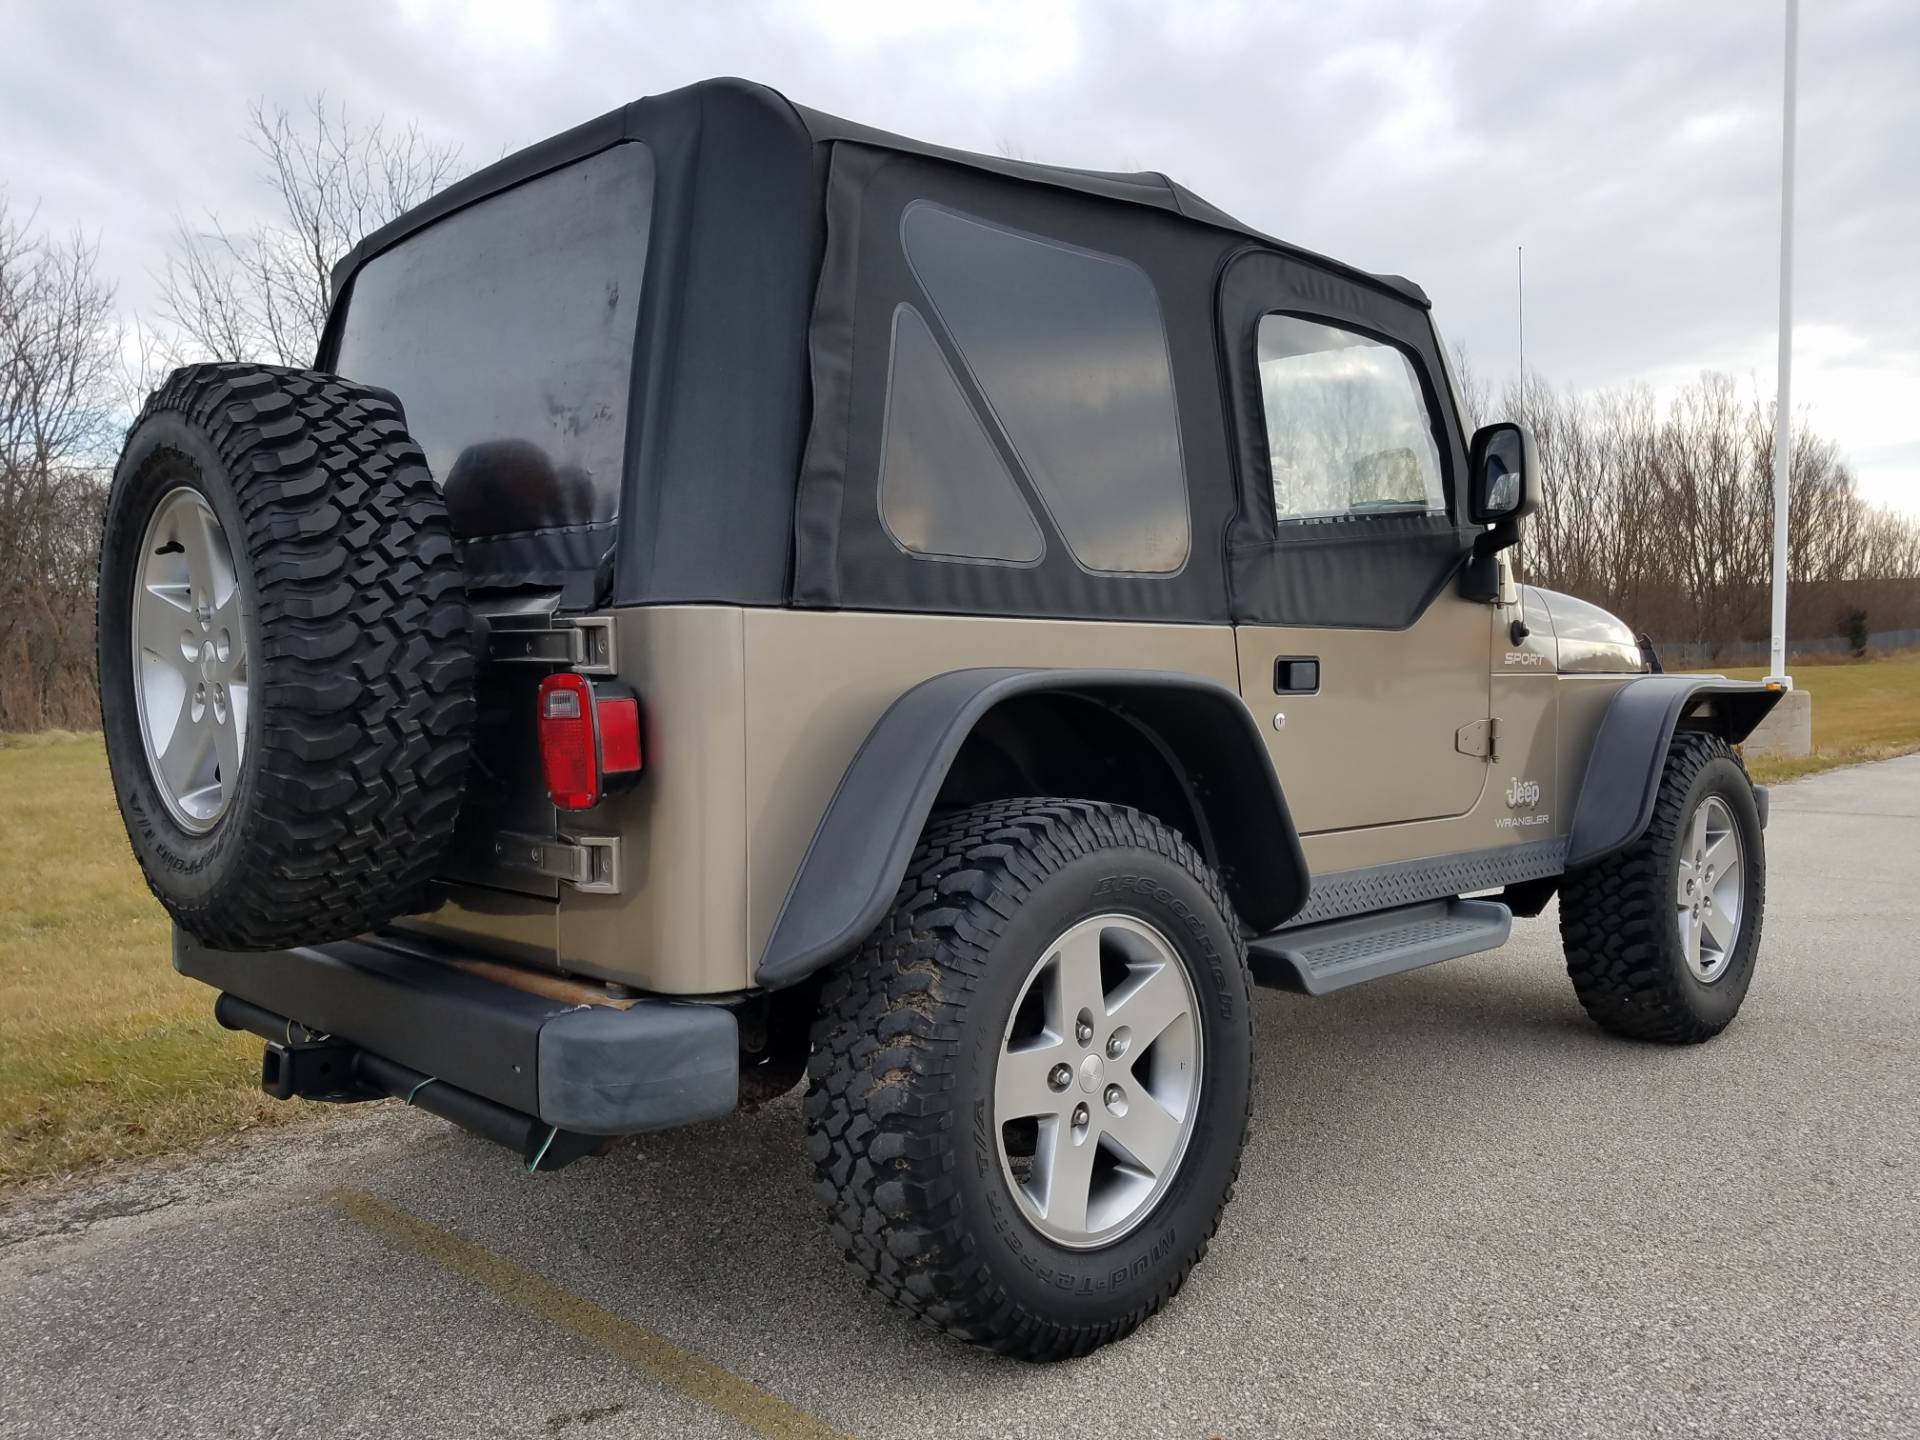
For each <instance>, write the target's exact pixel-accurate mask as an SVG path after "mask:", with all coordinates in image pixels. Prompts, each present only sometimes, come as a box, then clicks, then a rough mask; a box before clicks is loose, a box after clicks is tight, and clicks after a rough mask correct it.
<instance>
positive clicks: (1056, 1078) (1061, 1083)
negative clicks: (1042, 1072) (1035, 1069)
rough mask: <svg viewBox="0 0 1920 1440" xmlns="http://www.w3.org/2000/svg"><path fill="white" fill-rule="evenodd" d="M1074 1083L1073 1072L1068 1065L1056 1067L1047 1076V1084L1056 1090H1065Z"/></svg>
mask: <svg viewBox="0 0 1920 1440" xmlns="http://www.w3.org/2000/svg"><path fill="white" fill-rule="evenodd" d="M1072 1083H1073V1070H1072V1069H1071V1068H1070V1067H1068V1066H1066V1065H1056V1066H1054V1067H1053V1070H1052V1071H1051V1072H1050V1073H1049V1074H1048V1076H1047V1084H1049V1085H1051V1086H1052V1087H1053V1088H1054V1089H1056V1090H1064V1089H1066V1088H1067V1086H1069V1085H1071V1084H1072Z"/></svg>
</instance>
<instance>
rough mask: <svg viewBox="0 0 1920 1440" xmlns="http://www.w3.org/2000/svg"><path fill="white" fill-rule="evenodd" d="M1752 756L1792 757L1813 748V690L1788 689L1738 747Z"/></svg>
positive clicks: (1797, 756)
mask: <svg viewBox="0 0 1920 1440" xmlns="http://www.w3.org/2000/svg"><path fill="white" fill-rule="evenodd" d="M1740 748H1741V751H1742V753H1744V754H1746V755H1747V756H1749V757H1751V758H1755V759H1759V758H1765V759H1769V760H1793V759H1797V758H1799V757H1800V756H1802V755H1808V754H1811V753H1812V751H1813V692H1812V691H1811V690H1789V691H1787V693H1786V694H1784V695H1782V696H1781V697H1780V703H1779V704H1777V705H1775V706H1774V707H1773V709H1771V710H1769V711H1768V712H1767V718H1766V719H1764V720H1762V721H1761V722H1760V724H1759V725H1758V726H1757V727H1756V728H1755V729H1754V732H1753V734H1751V735H1749V736H1748V737H1747V738H1746V742H1745V743H1744V744H1743V745H1742V746H1741V747H1740Z"/></svg>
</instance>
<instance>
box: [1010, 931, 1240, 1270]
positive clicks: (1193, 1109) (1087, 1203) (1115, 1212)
mask: <svg viewBox="0 0 1920 1440" xmlns="http://www.w3.org/2000/svg"><path fill="white" fill-rule="evenodd" d="M1036 1001H1037V1003H1036ZM1036 1022H1037V1023H1036ZM1203 1059H1204V1056H1203V1055H1202V1051H1201V1031H1200V1016H1199V1006H1198V1002H1197V1000H1196V998H1195V995H1194V989H1193V981H1192V980H1191V978H1189V976H1188V975H1187V968H1186V966H1185V965H1183V964H1182V963H1181V961H1180V958H1179V956H1178V955H1176V954H1175V953H1174V949H1173V946H1172V945H1171V944H1170V943H1169V942H1168V941H1167V938H1166V937H1165V936H1164V935H1162V934H1161V933H1160V932H1159V931H1158V930H1156V929H1155V928H1154V927H1153V926H1151V925H1149V924H1147V923H1146V922H1144V921H1142V920H1138V919H1135V918H1134V917H1132V916H1129V915H1097V916H1094V917H1093V918H1092V919H1090V920H1083V921H1081V922H1080V923H1079V924H1077V925H1075V926H1074V927H1073V928H1072V929H1070V930H1068V931H1067V932H1066V933H1065V934H1064V935H1062V936H1060V937H1059V938H1058V939H1057V940H1055V941H1054V942H1053V943H1052V944H1051V945H1049V946H1047V948H1046V949H1045V950H1044V951H1042V952H1041V956H1040V959H1039V961H1038V962H1037V963H1036V964H1035V965H1034V967H1033V969H1032V970H1030V971H1029V972H1028V973H1027V978H1026V981H1025V982H1024V983H1023V984H1022V986H1021V987H1020V994H1019V998H1018V999H1017V1000H1016V1001H1015V1004H1014V1007H1013V1014H1012V1016H1011V1017H1010V1018H1009V1019H1008V1021H1007V1028H1006V1031H1005V1033H1004V1034H1003V1035H1002V1037H1001V1042H1000V1056H999V1062H998V1066H997V1068H996V1071H995V1074H994V1087H993V1107H994V1133H995V1136H996V1138H997V1140H998V1143H999V1150H1000V1168H1001V1171H1002V1173H1003V1174H1004V1175H1005V1176H1006V1180H1007V1184H1008V1187H1009V1188H1010V1189H1011V1190H1012V1191H1013V1194H1014V1198H1015V1199H1016V1200H1017V1201H1018V1203H1019V1206H1020V1209H1021V1212H1022V1213H1023V1214H1024V1215H1025V1216H1026V1217H1027V1219H1028V1221H1029V1222H1031V1223H1032V1225H1033V1226H1034V1228H1035V1229H1037V1230H1039V1231H1040V1233H1041V1234H1043V1235H1045V1236H1046V1237H1047V1238H1048V1239H1050V1240H1052V1241H1054V1242H1055V1243H1056V1244H1059V1245H1063V1246H1066V1247H1068V1248H1070V1249H1076V1250H1081V1249H1091V1248H1092V1247H1094V1246H1098V1245H1106V1244H1110V1243H1112V1242H1113V1241H1115V1240H1118V1239H1119V1238H1120V1237H1121V1236H1123V1235H1125V1234H1126V1233H1127V1232H1128V1231H1130V1230H1132V1229H1133V1228H1134V1227H1135V1226H1136V1225H1138V1224H1140V1223H1141V1221H1143V1220H1145V1219H1146V1218H1147V1216H1148V1215H1149V1214H1150V1213H1151V1212H1152V1210H1153V1207H1154V1205H1155V1204H1156V1203H1158V1201H1159V1199H1160V1197H1161V1196H1162V1195H1163V1194H1165V1193H1166V1189H1167V1186H1168V1185H1169V1184H1170V1183H1171V1182H1172V1180H1173V1177H1174V1175H1175V1174H1176V1173H1177V1172H1178V1171H1179V1168H1180V1161H1181V1157H1182V1156H1183V1155H1184V1154H1185V1153H1186V1149H1187V1141H1188V1139H1189V1138H1190V1137H1191V1136H1192V1133H1193V1126H1194V1118H1195V1116H1196V1115H1198V1113H1199V1100H1200V1083H1201V1071H1202V1062H1203ZM1010 1129H1011V1130H1013V1131H1014V1132H1015V1133H1016V1136H1020V1135H1022V1134H1024V1137H1025V1138H1026V1139H1028V1140H1030V1142H1031V1153H1030V1154H1028V1153H1025V1152H1026V1145H1025V1144H1022V1145H1020V1146H1018V1147H1016V1148H1015V1149H1013V1150H1011V1151H1010V1148H1009V1144H1008V1134H1009V1130H1010Z"/></svg>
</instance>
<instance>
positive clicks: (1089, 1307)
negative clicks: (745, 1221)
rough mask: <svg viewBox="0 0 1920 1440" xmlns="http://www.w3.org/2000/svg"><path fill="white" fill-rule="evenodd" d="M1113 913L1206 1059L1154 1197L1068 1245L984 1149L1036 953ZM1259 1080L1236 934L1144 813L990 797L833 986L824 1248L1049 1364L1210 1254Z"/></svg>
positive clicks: (1126, 1324)
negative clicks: (1170, 1168)
mask: <svg viewBox="0 0 1920 1440" xmlns="http://www.w3.org/2000/svg"><path fill="white" fill-rule="evenodd" d="M1106 912H1119V913H1128V914H1133V915H1137V916H1138V917H1139V918H1141V919H1144V920H1147V921H1148V922H1149V923H1151V924H1152V925H1154V926H1155V927H1156V928H1158V929H1159V930H1160V931H1161V932H1162V933H1163V934H1165V935H1166V936H1167V937H1169V939H1171V940H1172V941H1173V942H1174V946H1175V948H1176V949H1177V950H1178V951H1179V953H1180V958H1181V960H1182V963H1184V964H1186V965H1188V966H1189V975H1190V976H1191V977H1192V979H1193V981H1194V987H1195V993H1196V996H1197V998H1198V1002H1199V1008H1200V1011H1201V1023H1202V1026H1203V1031H1204V1056H1205V1060H1204V1065H1203V1076H1202V1085H1201V1092H1200V1094H1201V1098H1200V1100H1199V1102H1198V1110H1197V1112H1196V1115H1197V1118H1196V1122H1195V1130H1194V1131H1193V1134H1192V1137H1191V1140H1190V1142H1189V1144H1188V1146H1187V1148H1186V1151H1185V1154H1184V1157H1183V1158H1182V1160H1181V1161H1180V1162H1179V1166H1180V1168H1179V1170H1178V1171H1177V1172H1176V1175H1175V1178H1174V1179H1173V1181H1172V1182H1171V1183H1170V1184H1169V1186H1168V1188H1167V1190H1166V1192H1165V1193H1164V1194H1163V1195H1162V1196H1161V1197H1160V1199H1159V1200H1158V1201H1157V1202H1156V1203H1155V1205H1154V1208H1153V1210H1152V1211H1151V1212H1150V1214H1149V1215H1148V1216H1147V1218H1146V1219H1145V1220H1144V1222H1143V1223H1141V1224H1140V1225H1139V1226H1138V1228H1136V1229H1134V1230H1132V1231H1131V1232H1129V1233H1128V1234H1126V1235H1124V1236H1122V1237H1121V1238H1120V1239H1118V1240H1116V1241H1114V1242H1113V1243H1112V1244H1110V1245H1107V1246H1105V1247H1102V1248H1099V1249H1091V1250H1075V1249H1066V1248H1062V1247H1060V1246H1058V1245H1056V1244H1054V1243H1052V1242H1051V1241H1049V1240H1048V1239H1047V1238H1046V1237H1044V1236H1043V1235H1041V1234H1040V1233H1039V1231H1038V1230H1036V1229H1035V1228H1033V1227H1032V1226H1030V1225H1029V1224H1028V1223H1027V1222H1026V1220H1025V1219H1024V1218H1023V1217H1022V1216H1021V1214H1020V1212H1019V1210H1018V1208H1017V1206H1016V1204H1015V1202H1014V1200H1013V1197H1012V1195H1011V1193H1010V1190H1009V1188H1008V1186H1007V1182H1006V1179H1005V1176H1004V1174H1003V1172H1002V1168H1001V1165H1000V1163H999V1160H998V1156H997V1151H996V1150H995V1148H994V1147H995V1144H996V1140H995V1138H994V1133H993V1105H992V1093H993V1090H992V1087H993V1074H994V1062H995V1060H996V1058H997V1056H998V1053H999V1047H1000V1044H1001V1040H1002V1036H1003V1033H1004V1030H1005V1027H1006V1024H1007V1020H1008V1016H1009V1014H1010V1012H1011V1007H1012V1006H1013V1004H1014V1003H1015V1001H1016V1000H1017V999H1018V996H1019V993H1020V987H1021V986H1022V985H1023V984H1024V981H1025V977H1026V976H1027V974H1028V973H1029V970H1030V968H1031V966H1032V965H1033V963H1034V962H1035V960H1036V959H1037V958H1038V953H1037V952H1038V951H1040V950H1041V949H1042V948H1043V947H1044V946H1045V945H1047V944H1048V943H1050V942H1051V940H1052V939H1053V938H1054V937H1056V936H1057V935H1058V934H1060V933H1061V932H1063V931H1064V930H1065V929H1066V928H1067V927H1068V926H1069V925H1071V924H1073V923H1075V922H1076V921H1078V920H1080V919H1084V918H1087V917H1089V916H1092V915H1096V914H1101V913H1106ZM1035 937H1038V938H1037V939H1036V938H1035ZM1252 1081H1253V1028H1252V1005H1251V991H1250V982H1249V979H1248V975H1247V967H1246V954H1245V947H1244V945H1243V943H1242V940H1241V936H1240V927H1239V925H1238V923H1237V921H1236V920H1235V919H1234V915H1233V911H1232V909H1231V907H1230V904H1229V902H1228V901H1227V899H1226V896H1225V895H1224V893H1223V892H1222V890H1221V888H1220V884H1219V881H1218V879H1217V878H1216V877H1215V876H1214V874H1213V872H1212V871H1211V870H1209V869H1208V867H1207V866H1206V865H1205V864H1204V863H1203V862H1202V861H1201V859H1200V857H1199V856H1198V855H1197V854H1195V853H1194V851H1193V849H1192V847H1191V846H1190V845H1188V844H1187V842H1186V841H1185V840H1184V839H1183V838H1182V837H1181V836H1180V835H1179V834H1178V833H1177V832H1175V831H1174V830H1172V829H1171V828H1169V827H1168V826H1167V825H1165V824H1163V823H1162V822H1161V821H1159V820H1157V819H1155V818H1154V817H1152V816H1150V815H1144V814H1141V813H1140V812H1138V811H1136V810H1131V809H1125V808H1121V807H1118V806H1112V805H1104V804H1097V803H1094V802H1090V801H1083V800H1058V799H1021V800H1007V801H999V802H995V803H991V804H985V805H980V806H976V807H974V808H972V809H968V810H963V811H959V812H955V813H952V814H949V815H946V816H944V817H937V818H936V820H935V822H934V823H933V824H932V825H931V826H930V827H929V829H928V831H927V833H926V834H925V835H924V836H923V838H922V839H921V841H920V845H919V848H918V850H917V851H916V852H915V854H914V856H913V860H912V863H911V864H910V865H909V866H908V870H907V874H906V878H905V880H904V881H903V882H902V884H901V887H900V890H899V894H898V898H897V900H896V901H895V904H894V908H893V910H892V912H891V914H889V915H888V917H887V918H886V920H884V921H883V922H882V923H881V925H880V927H879V928H878V930H876V931H875V933H874V934H873V936H872V937H871V938H870V939H869V940H868V941H867V942H866V944H865V945H864V946H863V947H862V948H861V949H860V950H859V951H858V952H857V953H856V954H855V955H853V956H852V957H850V958H849V959H848V960H847V961H845V962H843V963H842V964H841V965H839V966H838V967H836V968H835V969H834V970H833V971H832V972H831V973H830V974H829V975H828V977H827V980H826V982H825V985H824V986H823V988H822V992H821V996H820V1010H819V1018H818V1020H817V1022H816V1024H815V1026H814V1031H813V1056H812V1060H811V1062H810V1065H809V1086H808V1092H807V1098H806V1116H807V1128H808V1136H807V1148H808V1153H809V1155H810V1156H811V1158H812V1160H813V1163H814V1166H815V1169H816V1172H817V1175H818V1186H819V1192H820V1196H821V1198H822V1200H824V1201H825V1203H826V1208H827V1218H828V1223H829V1225H830V1227H831V1230H832V1235H833V1238H834V1241H835V1243H836V1244H837V1245H839V1246H840V1247H841V1249H842V1250H843V1251H844V1252H845V1254H846V1256H847V1258H848V1259H849V1260H850V1261H852V1262H853V1264H854V1265H856V1266H857V1267H858V1268H859V1269H860V1270H861V1271H862V1272H863V1274H864V1275H865V1278H866V1281H867V1284H868V1285H869V1286H870V1287H871V1288H872V1289H874V1290H876V1291H878V1292H879V1293H880V1294H881V1295H883V1296H885V1297H886V1298H887V1299H888V1300H889V1301H891V1302H892V1303H894V1304H896V1305H899V1306H901V1307H902V1308H904V1309H906V1310H908V1311H910V1312H911V1313H913V1314H914V1315H916V1316H917V1317H919V1318H920V1319H921V1320H923V1321H925V1322H926V1323H928V1324H930V1325H932V1326H933V1327H935V1328H936V1329H940V1330H943V1331H946V1332H948V1333H949V1334H952V1335H955V1336H958V1337H960V1338H962V1339H965V1340H968V1341H970V1342H972V1343H974V1344H976V1345H980V1346H982V1347H985V1348H987V1349H990V1350H994V1351H997V1352H999V1353H1002V1354H1007V1355H1014V1356H1019V1357H1023V1358H1026V1359H1030V1360H1058V1359H1064V1358H1067V1357H1070V1356H1075V1355H1082V1354H1085V1353H1087V1352H1088V1351H1090V1350H1093V1349H1095V1348H1096V1347H1098V1346H1100V1345H1103V1344H1106V1343H1108V1342H1109V1341H1113V1340H1117V1339H1119V1338H1120V1337H1121V1336H1123V1335H1126V1334H1127V1333H1128V1332H1130V1331H1131V1330H1133V1329H1134V1328H1135V1327H1136V1326H1138V1325H1139V1324H1140V1323H1141V1322H1142V1321H1144V1320H1145V1319H1146V1318H1147V1317H1148V1316H1150V1315H1152V1314H1153V1313H1154V1312H1155V1311H1156V1310H1158V1309H1159V1308H1160V1307H1161V1306H1162V1305H1164V1304H1165V1303H1166V1302H1167V1301H1168V1300H1169V1299H1171V1298H1172V1296H1173V1295H1174V1294H1175V1292H1177V1291H1178V1290H1179V1288H1180V1286H1181V1283H1182V1282H1183V1281H1184V1280H1185V1279H1186V1276H1187V1274H1188V1272H1189V1271H1190V1270H1191V1269H1192V1267H1193V1266H1194V1265H1195V1264H1196V1263H1197V1262H1198V1261H1199V1260H1200V1259H1201V1257H1202V1256H1203V1255H1205V1253H1206V1249H1207V1244H1208V1241H1209V1240H1210V1239H1211V1238H1212V1236H1213V1234H1214V1232H1215V1230H1216V1228H1217V1227H1218V1225H1219V1221H1220V1214H1221V1211H1222V1210H1223V1208H1224V1207H1225V1205H1226V1203H1227V1200H1228V1199H1229V1198H1230V1196H1231V1195H1232V1192H1233V1185H1234V1181H1235V1179H1236V1178H1237V1177H1238V1174H1239V1169H1240V1152H1241V1147H1242V1145H1243V1144H1244V1142H1245V1139H1246V1131H1247V1122H1248V1117H1249V1114H1250V1108H1251V1102H1252Z"/></svg>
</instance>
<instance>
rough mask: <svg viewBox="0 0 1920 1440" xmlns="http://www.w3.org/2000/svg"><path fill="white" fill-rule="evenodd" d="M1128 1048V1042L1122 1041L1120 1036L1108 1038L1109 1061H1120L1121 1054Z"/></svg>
mask: <svg viewBox="0 0 1920 1440" xmlns="http://www.w3.org/2000/svg"><path fill="white" fill-rule="evenodd" d="M1126 1048H1127V1042H1126V1041H1124V1040H1122V1039H1121V1038H1120V1037H1119V1036H1118V1035H1110V1036H1108V1037H1107V1058H1108V1059H1109V1060H1118V1059H1119V1058H1120V1052H1121V1051H1122V1050H1125V1049H1126Z"/></svg>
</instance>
